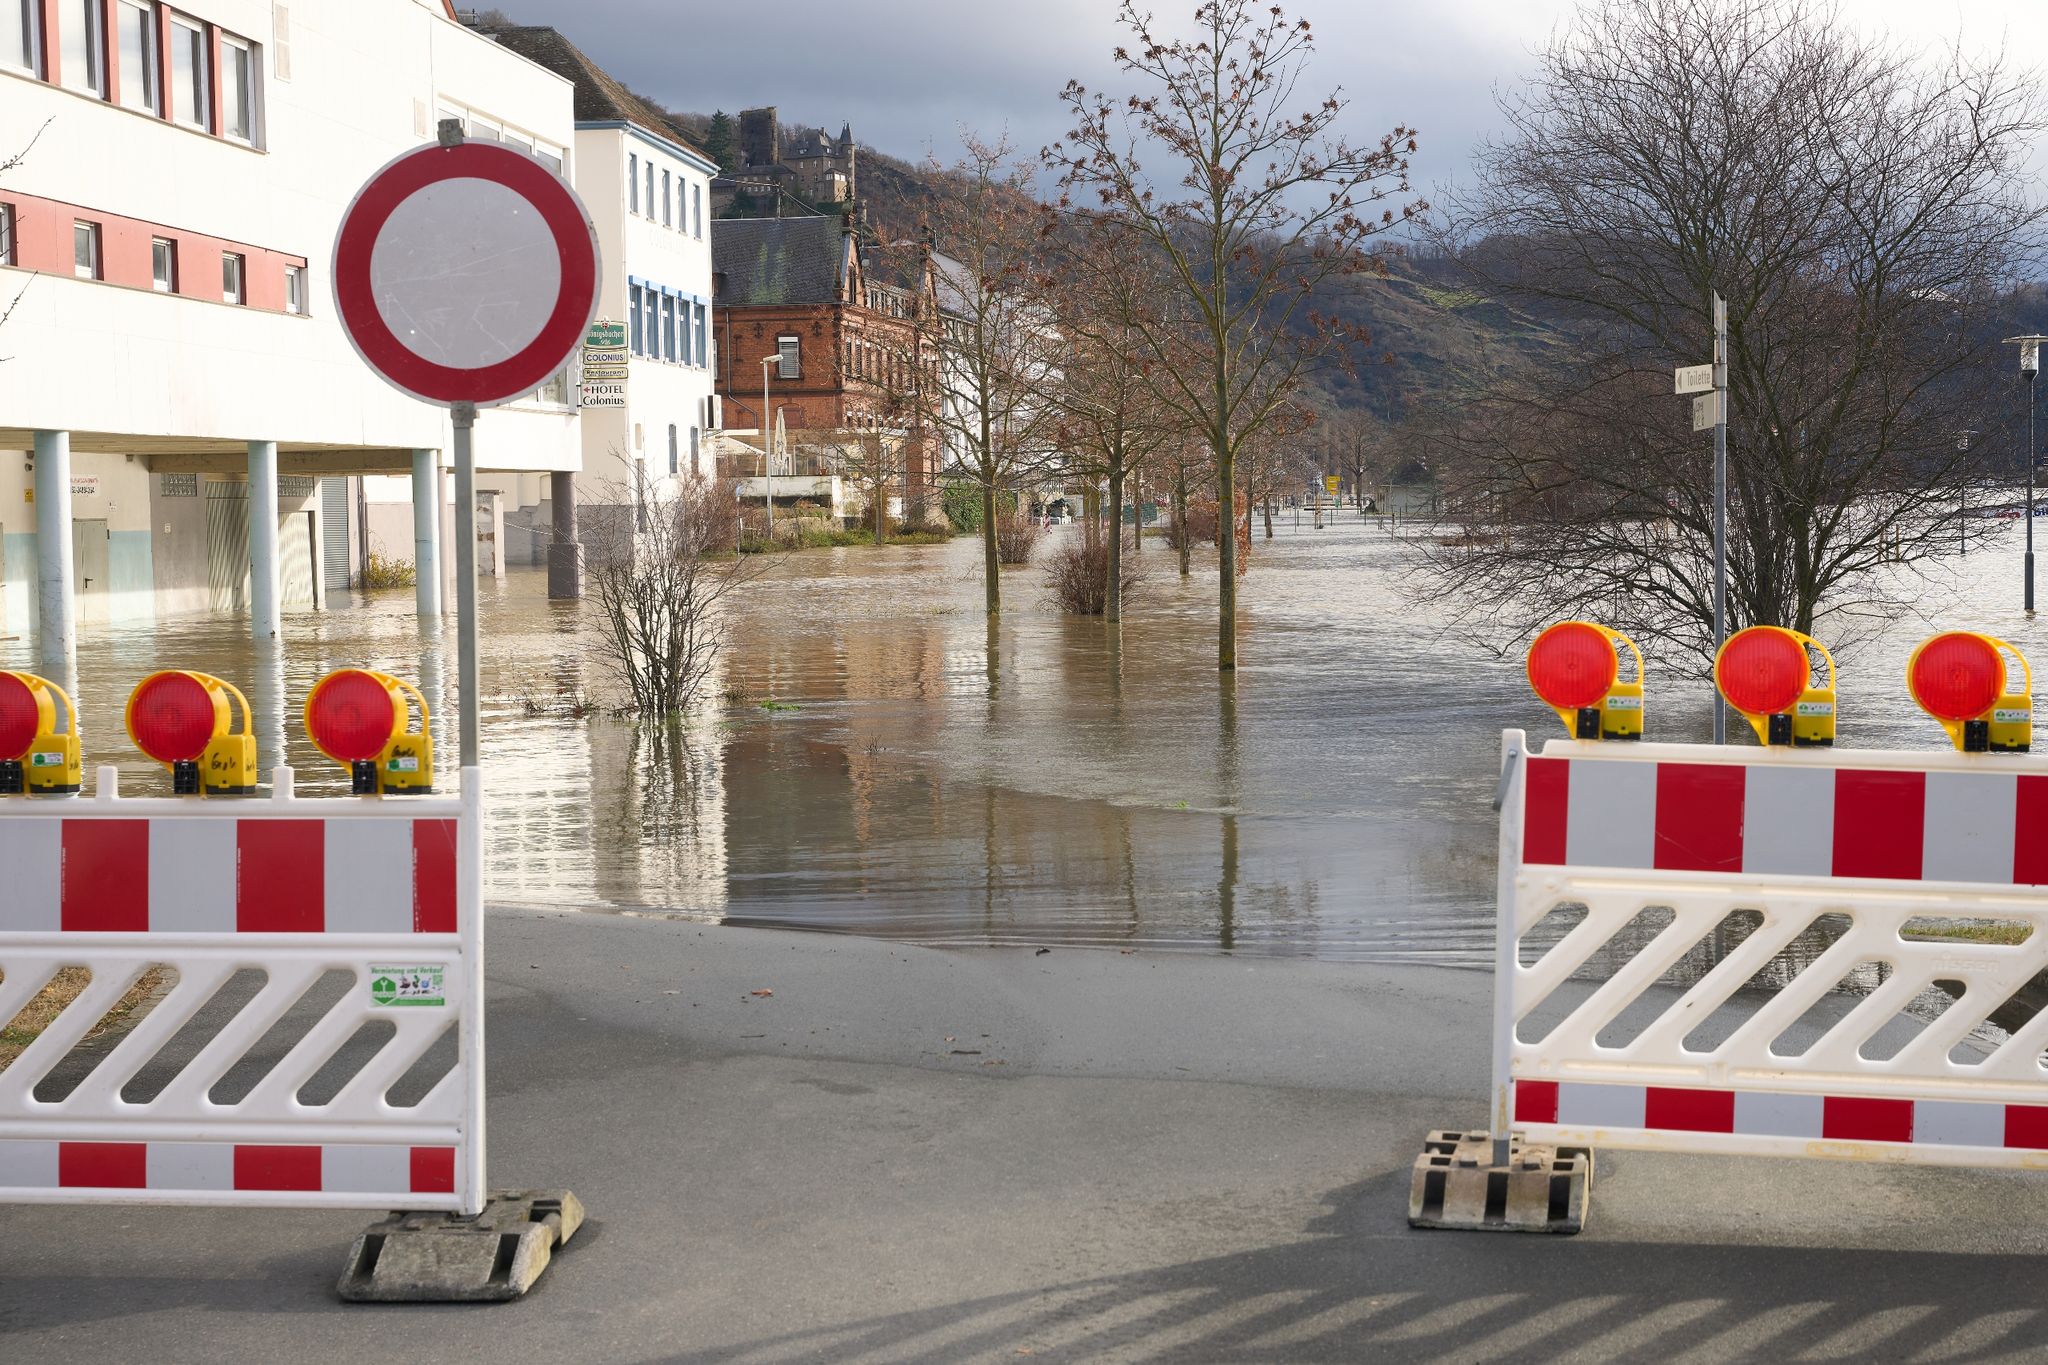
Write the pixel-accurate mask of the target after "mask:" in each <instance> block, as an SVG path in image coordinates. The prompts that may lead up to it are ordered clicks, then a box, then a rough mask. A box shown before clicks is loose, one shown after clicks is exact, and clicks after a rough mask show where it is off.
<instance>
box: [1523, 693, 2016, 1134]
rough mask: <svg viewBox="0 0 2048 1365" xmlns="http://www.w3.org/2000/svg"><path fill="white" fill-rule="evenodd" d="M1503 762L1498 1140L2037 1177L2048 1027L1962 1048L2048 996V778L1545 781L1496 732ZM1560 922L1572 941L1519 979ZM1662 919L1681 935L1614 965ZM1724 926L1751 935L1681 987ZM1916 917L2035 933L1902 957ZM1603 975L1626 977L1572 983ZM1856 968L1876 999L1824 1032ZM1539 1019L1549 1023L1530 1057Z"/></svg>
mask: <svg viewBox="0 0 2048 1365" xmlns="http://www.w3.org/2000/svg"><path fill="white" fill-rule="evenodd" d="M1503 763H1504V770H1503V782H1502V791H1501V795H1502V804H1501V824H1500V863H1499V867H1500V873H1499V897H1500V900H1499V905H1500V912H1499V925H1498V930H1497V940H1496V958H1495V965H1496V986H1495V1018H1494V1084H1493V1102H1492V1129H1493V1133H1494V1134H1495V1136H1496V1137H1497V1138H1502V1137H1506V1136H1507V1135H1508V1134H1509V1132H1510V1131H1511V1130H1512V1131H1514V1132H1516V1133H1520V1134H1523V1135H1524V1136H1525V1137H1526V1139H1527V1141H1529V1142H1531V1143H1535V1144H1555V1145H1561V1146H1566V1147H1578V1146H1595V1147H1598V1146H1606V1147H1640V1148H1655V1149H1665V1150H1676V1151H1700V1152H1721V1153H1735V1154H1740V1153H1754V1154H1778V1155H1808V1156H1831V1157H1843V1158H1852V1159H1858V1160H1879V1161H1901V1162H1923V1163H1939V1164H1950V1165H1987V1166H1989V1165H2005V1166H2043V1167H2048V1073H2044V1071H2043V1069H2042V1067H2041V1064H2040V1060H2039V1059H2040V1057H2041V1055H2042V1052H2043V1050H2044V1048H2048V1011H2043V1012H2041V1013H2039V1014H2037V1015H2035V1016H2034V1017H2033V1018H2032V1019H2031V1020H2030V1021H2029V1022H2027V1023H2025V1024H2024V1025H2022V1026H2020V1027H2019V1028H2018V1030H2017V1031H2016V1032H2014V1033H2012V1034H2011V1035H2010V1036H2007V1037H2005V1038H2004V1039H2003V1040H2002V1041H1999V1040H1997V1039H1996V1038H1995V1037H1993V1036H1992V1035H1990V1034H1988V1033H1979V1032H1978V1030H1979V1029H1980V1026H1981V1025H1983V1024H1984V1023H1985V1022H1986V1020H1987V1019H1988V1018H1989V1016H1990V1015H1991V1013H1992V1012H1993V1011H1994V1010H1997V1009H1998V1008H1999V1007H2000V1006H2002V1005H2004V1004H2005V1003H2006V1002H2007V1001H2008V1000H2009V999H2011V998H2012V996H2013V995H2014V994H2015V993H2017V992H2018V991H2019V990H2020V989H2021V988H2022V987H2024V986H2025V985H2027V983H2028V982H2030V981H2031V980H2032V979H2033V978H2034V977H2035V975H2036V974H2037V973H2039V972H2041V971H2043V970H2044V969H2048V759H2044V758H2040V757H2034V756H2031V755H2020V754H2009V753H2007V754H1998V753H1957V752H1940V753H1906V752H1884V751H1869V750H1865V751H1858V750H1844V749H1790V748H1771V749H1756V748H1747V747H1743V748H1735V747H1730V746H1701V745H1666V744H1640V743H1636V744H1613V743H1600V742H1598V741H1580V740H1562V741H1552V742H1550V743H1549V744H1547V745H1546V746H1545V747H1544V749H1543V751H1542V752H1541V753H1540V754H1534V753H1531V752H1530V750H1529V747H1528V744H1527V740H1526V738H1525V737H1524V735H1523V734H1522V732H1521V731H1518V730H1511V731H1508V732H1507V733H1506V734H1505V735H1504V737H1503ZM1561 907H1583V910H1584V913H1583V917H1582V918H1581V919H1580V920H1579V922H1578V923H1577V924H1576V925H1575V926H1574V927H1572V928H1571V929H1569V930H1568V931H1567V932H1565V933H1564V934H1563V935H1562V937H1560V938H1556V940H1555V941H1554V942H1550V943H1548V945H1547V946H1544V945H1543V944H1542V943H1539V942H1529V943H1528V944H1527V951H1528V952H1530V953H1531V954H1536V953H1538V952H1539V949H1540V955H1538V956H1535V957H1534V960H1533V961H1530V962H1527V963H1525V962H1524V961H1523V957H1524V951H1525V940H1527V939H1528V937H1529V935H1530V934H1531V931H1532V930H1535V929H1536V927H1537V925H1538V924H1540V923H1541V922H1542V921H1543V920H1544V918H1545V917H1546V916H1547V915H1549V914H1550V913H1551V912H1552V911H1553V910H1557V909H1559V908H1561ZM1653 908H1655V909H1658V910H1660V911H1668V912H1669V915H1670V920H1669V922H1668V923H1667V924H1665V925H1664V926H1663V927H1662V928H1661V929H1659V930H1658V931H1657V932H1656V933H1654V934H1653V935H1651V936H1650V937H1649V938H1648V941H1647V942H1643V943H1641V945H1640V947H1637V946H1635V942H1634V941H1633V940H1630V941H1628V943H1627V946H1626V947H1622V946H1620V945H1617V947H1616V948H1614V949H1609V945H1610V944H1615V943H1616V940H1617V937H1618V936H1619V935H1620V934H1621V933H1622V931H1623V930H1624V929H1627V928H1628V927H1629V926H1630V925H1631V924H1634V923H1638V917H1639V916H1641V915H1642V913H1643V912H1644V911H1645V910H1649V909H1653ZM1737 914H1741V915H1742V916H1744V917H1745V919H1749V918H1750V917H1753V920H1751V921H1750V922H1752V923H1753V924H1754V927H1753V928H1750V929H1748V931H1747V933H1746V935H1744V936H1742V937H1741V938H1740V941H1739V942H1737V943H1735V944H1734V945H1733V946H1732V947H1731V948H1728V949H1727V951H1726V952H1725V953H1724V954H1723V955H1722V956H1721V957H1720V959H1719V960H1718V961H1717V962H1715V963H1714V964H1713V965H1712V966H1711V967H1709V968H1708V969H1707V970H1706V972H1705V974H1704V975H1702V976H1700V977H1699V978H1698V979H1697V980H1693V981H1689V982H1688V981H1686V980H1684V979H1682V978H1680V977H1679V976H1678V975H1677V974H1675V973H1674V972H1673V969H1674V968H1675V967H1677V966H1678V965H1679V964H1680V963H1681V962H1682V961H1684V960H1686V959H1687V957H1688V955H1689V954H1692V953H1693V952H1694V950H1695V949H1696V948H1698V947H1699V946H1700V945H1701V944H1702V943H1703V942H1705V941H1708V940H1709V938H1710V936H1712V935H1714V933H1715V932H1716V930H1717V929H1718V928H1720V927H1721V926H1722V925H1723V924H1724V923H1726V922H1728V921H1729V917H1730V916H1731V915H1737ZM1823 916H1827V917H1830V922H1831V924H1834V925H1837V926H1839V925H1843V924H1845V925H1846V927H1844V928H1841V929H1840V932H1839V934H1836V935H1835V936H1834V937H1833V939H1832V941H1831V942H1828V943H1826V944H1825V945H1823V946H1819V947H1818V948H1817V950H1816V952H1815V955H1814V957H1813V958H1812V960H1811V961H1810V962H1807V963H1805V964H1803V965H1801V964H1798V963H1794V964H1793V966H1792V968H1791V970H1790V972H1789V979H1780V980H1778V981H1777V982H1775V983H1768V984H1767V983H1765V982H1763V981H1761V980H1759V973H1761V972H1762V971H1763V969H1764V968H1765V967H1767V966H1768V965H1769V964H1770V963H1771V962H1772V961H1773V959H1775V958H1778V956H1779V954H1780V953H1781V952H1783V951H1784V950H1785V949H1786V948H1787V947H1788V945H1790V944H1792V943H1793V942H1794V940H1796V939H1799V938H1800V936H1801V935H1802V934H1806V933H1807V932H1808V931H1809V930H1810V929H1812V928H1813V926H1814V925H1815V923H1816V921H1819V920H1820V919H1821V918H1822V917H1823ZM1928 918H1935V919H1943V918H1948V919H1962V920H1996V921H2003V922H2007V923H2019V924H2021V925H2025V926H2028V927H2030V929H2031V932H2030V933H2029V934H2028V935H2027V936H2026V937H2025V939H2024V941H2023V942H2019V943H1996V942H1977V941H1965V940H1958V939H1933V938H1927V937H1924V936H1922V935H1921V934H1920V933H1918V932H1917V931H1916V932H1910V933H1909V930H1908V926H1909V924H1910V922H1912V921H1915V920H1923V921H1924V920H1926V919H1928ZM1639 931H1640V928H1639V929H1638V932H1639ZM1603 950H1609V953H1610V955H1611V956H1621V957H1623V958H1624V960H1622V961H1620V962H1619V963H1618V964H1617V965H1615V966H1614V967H1613V969H1612V970H1611V972H1609V973H1608V974H1607V975H1606V976H1605V979H1603V980H1597V981H1591V980H1581V979H1578V978H1579V973H1580V972H1581V970H1582V969H1583V968H1585V967H1586V965H1587V964H1588V963H1589V962H1590V961H1592V960H1593V959H1594V957H1595V955H1596V954H1600V953H1602V951H1603ZM1872 964H1883V965H1884V970H1883V971H1881V972H1879V971H1873V970H1871V967H1872ZM1859 969H1861V970H1862V971H1863V972H1864V974H1865V975H1866V976H1875V977H1877V978H1879V980H1878V984H1877V985H1876V986H1875V988H1874V989H1872V990H1871V991H1869V993H1868V994H1866V995H1864V996H1862V998H1860V999H1856V1000H1854V1001H1853V1002H1846V1001H1844V1002H1836V1003H1833V1004H1830V1005H1828V1006H1824V1007H1823V1008H1822V1009H1820V1010H1818V1011H1816V1010H1815V1009H1814V1007H1815V1006H1816V1005H1819V1004H1821V1003H1822V1002H1823V1000H1824V999H1825V997H1827V996H1828V995H1829V994H1830V993H1831V992H1833V991H1835V990H1836V988H1837V987H1838V986H1839V985H1840V983H1841V982H1842V981H1843V980H1844V979H1845V978H1847V977H1849V976H1850V975H1851V974H1852V973H1856V972H1858V971H1859ZM1936 982H1942V983H1944V984H1943V985H1942V986H1941V987H1937V986H1936V984H1935V983H1936ZM1738 992H1742V993H1743V994H1742V995H1741V996H1740V997H1739V998H1738ZM1951 997H1953V998H1952V1000H1951ZM1944 1001H1947V1002H1948V1003H1946V1006H1945V1008H1942V1007H1938V1005H1937V1004H1936V1003H1930V1002H1944ZM1916 1002H1917V1003H1916ZM1539 1010H1541V1011H1542V1012H1543V1015H1544V1017H1545V1018H1546V1019H1550V1018H1557V1022H1555V1023H1554V1024H1552V1025H1550V1027H1549V1028H1548V1029H1547V1031H1542V1032H1541V1036H1540V1037H1538V1036H1535V1035H1536V1034H1537V1032H1538V1031H1539V1030H1538V1029H1537V1028H1536V1027H1535V1026H1533V1025H1532V1024H1531V1023H1530V1020H1531V1016H1532V1015H1534V1014H1536V1013H1537V1012H1538V1011H1539ZM1915 1010H1917V1014H1916V1013H1914V1011H1915ZM1624 1012H1627V1014H1628V1016H1629V1017H1628V1026H1627V1027H1626V1028H1617V1027H1615V1025H1616V1021H1617V1020H1620V1019H1621V1017H1622V1015H1623V1014H1624ZM1559 1015H1561V1016H1562V1017H1561V1018H1558V1017H1557V1016H1559ZM1902 1016H1906V1017H1907V1018H1908V1019H1909V1020H1911V1021H1912V1022H1909V1023H1905V1024H1901V1023H1899V1021H1900V1019H1901V1017H1902ZM1710 1019H1715V1020H1719V1021H1721V1024H1720V1025H1717V1030H1718V1031H1715V1032H1710V1031H1708V1030H1705V1029H1703V1028H1702V1025H1703V1024H1705V1023H1706V1022H1707V1021H1708V1020H1710ZM1723 1025H1724V1026H1725V1027H1723ZM1887 1027H1890V1028H1893V1029H1894V1033H1893V1034H1891V1035H1890V1036H1889V1037H1890V1041H1889V1043H1888V1044H1887V1045H1886V1046H1882V1047H1877V1048H1874V1049H1870V1050H1871V1051H1872V1052H1875V1053H1877V1054H1880V1055H1865V1053H1866V1045H1867V1044H1868V1043H1869V1042H1870V1040H1871V1039H1872V1038H1873V1037H1875V1036H1876V1035H1877V1034H1878V1033H1879V1032H1880V1031H1881V1030H1884V1029H1886V1028H1887ZM1973 1034H1976V1035H1977V1036H1976V1038H1975V1039H1972V1035H1973ZM1603 1039H1604V1040H1605V1041H1603ZM1966 1039H1971V1040H1972V1041H1971V1042H1970V1043H1969V1044H1968V1045H1967V1046H1962V1047H1959V1045H1963V1044H1965V1040H1966ZM1781 1040H1789V1042H1790V1045H1788V1044H1787V1042H1781ZM1781 1048H1782V1049H1783V1050H1781ZM1795 1049H1796V1050H1795ZM1952 1054H1954V1055H1952ZM1958 1058H1962V1059H1961V1060H1958Z"/></svg>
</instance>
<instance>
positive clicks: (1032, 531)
mask: <svg viewBox="0 0 2048 1365" xmlns="http://www.w3.org/2000/svg"><path fill="white" fill-rule="evenodd" d="M995 528H996V557H997V558H998V559H1000V560H1001V561H1002V562H1003V563H1005V564H1013V565H1014V564H1029V563H1030V562H1031V552H1032V551H1033V550H1035V549H1037V548H1038V541H1039V537H1041V536H1043V535H1044V534H1045V531H1044V529H1043V528H1042V527H1040V526H1039V524H1038V519H1037V518H1036V517H1034V516H1032V515H1031V514H1030V513H1029V512H1024V511H1018V510H1014V509H1013V510H1011V511H1008V512H998V513H996V522H995Z"/></svg>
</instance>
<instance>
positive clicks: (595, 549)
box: [583, 474, 761, 716]
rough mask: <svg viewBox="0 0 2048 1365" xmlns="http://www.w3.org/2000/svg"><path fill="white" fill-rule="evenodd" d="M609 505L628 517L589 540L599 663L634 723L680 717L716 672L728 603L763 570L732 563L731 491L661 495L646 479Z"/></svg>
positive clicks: (597, 529)
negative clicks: (636, 718) (619, 688)
mask: <svg viewBox="0 0 2048 1365" xmlns="http://www.w3.org/2000/svg"><path fill="white" fill-rule="evenodd" d="M612 501H614V502H616V503H617V504H618V505H619V506H620V507H622V508H625V509H629V510H628V512H627V515H623V516H617V517H608V518H604V519H601V520H597V521H594V522H587V523H586V524H585V528H584V531H583V544H584V548H585V554H586V565H587V567H586V569H585V574H586V582H587V583H588V585H589V592H590V595H591V596H592V597H594V598H595V599H596V600H597V606H598V620H599V624H600V632H599V651H598V652H599V656H600V658H601V659H602V661H603V663H604V666H605V667H606V669H607V670H608V671H609V672H610V673H611V674H612V675H613V676H614V677H615V678H616V679H617V680H618V682H619V683H620V684H621V686H623V687H624V689H625V691H626V693H627V696H628V697H629V698H630V700H631V704H632V708H633V710H634V712H635V713H637V714H639V715H642V716H671V715H677V714H680V713H682V712H685V711H687V710H689V709H690V707H691V706H692V705H693V704H694V703H695V702H696V701H697V699H698V698H699V696H701V695H702V693H703V690H704V685H705V683H706V682H708V681H709V679H710V677H711V675H712V671H713V669H714V668H715V667H716V666H717V662H718V653H719V650H720V648H721V647H722V646H723V645H724V642H725V637H726V630H727V620H726V613H725V599H726V598H727V597H728V596H730V595H731V594H732V592H733V591H734V590H735V589H736V588H738V587H739V586H740V585H741V584H742V583H744V582H746V581H747V580H748V579H750V578H753V577H754V576H755V575H756V574H757V573H759V572H760V569H759V568H758V567H756V566H755V565H754V564H753V563H750V562H749V561H748V560H745V559H742V558H741V557H740V556H739V555H737V554H735V553H732V552H733V551H734V549H735V548H736V546H737V536H738V534H739V525H738V518H737V515H736V509H737V502H736V500H735V498H734V496H733V486H732V485H731V484H730V483H726V482H715V481H712V480H709V479H685V480H681V481H679V482H678V483H676V484H675V485H674V491H673V492H664V491H658V490H657V489H656V488H655V487H653V486H651V485H650V484H649V483H648V481H647V478H646V476H645V475H644V474H643V475H641V476H640V477H639V479H638V482H637V484H636V486H634V487H632V488H624V487H619V488H615V489H614V490H613V498H612ZM636 514H637V515H636ZM760 558H761V556H755V557H754V559H755V560H759V559H760Z"/></svg>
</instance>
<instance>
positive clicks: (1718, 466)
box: [1714, 290, 1728, 744]
mask: <svg viewBox="0 0 2048 1365" xmlns="http://www.w3.org/2000/svg"><path fill="white" fill-rule="evenodd" d="M1714 402H1715V413H1714V652H1715V654H1716V655H1718V654H1719V653H1720V650H1721V646H1722V645H1723V644H1725V643H1727V640H1728V303H1727V300H1725V299H1723V298H1722V297H1721V295H1720V292H1719V291H1718V290H1717V291H1716V292H1715V294H1714ZM1727 742H1728V708H1727V707H1726V706H1725V705H1723V704H1722V701H1721V694H1720V693H1719V691H1716V692H1715V693H1714V743H1716V744H1725V743H1727Z"/></svg>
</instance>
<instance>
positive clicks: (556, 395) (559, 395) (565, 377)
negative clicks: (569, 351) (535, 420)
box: [533, 366, 569, 407]
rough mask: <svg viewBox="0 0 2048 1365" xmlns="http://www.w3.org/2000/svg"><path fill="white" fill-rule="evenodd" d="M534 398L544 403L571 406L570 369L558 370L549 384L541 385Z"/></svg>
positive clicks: (564, 367) (565, 367)
mask: <svg viewBox="0 0 2048 1365" xmlns="http://www.w3.org/2000/svg"><path fill="white" fill-rule="evenodd" d="M533 396H534V397H535V398H538V399H539V400H540V401H541V402H543V403H558V404H560V405H561V406H563V407H567V406H568V405H569V369H568V367H567V366H563V367H562V368H561V369H559V370H556V371H555V373H554V376H553V377H552V378H550V379H549V380H548V382H547V383H545V384H543V385H541V386H540V388H539V390H538V391H537V392H535V394H534V395H533Z"/></svg>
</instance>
